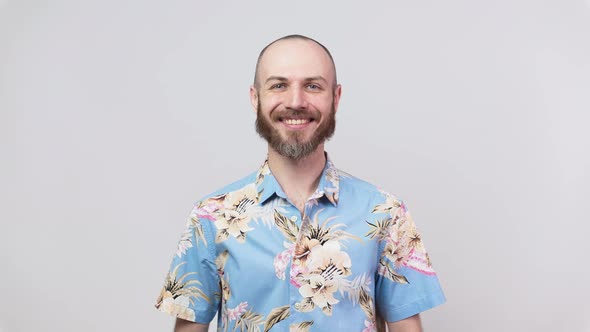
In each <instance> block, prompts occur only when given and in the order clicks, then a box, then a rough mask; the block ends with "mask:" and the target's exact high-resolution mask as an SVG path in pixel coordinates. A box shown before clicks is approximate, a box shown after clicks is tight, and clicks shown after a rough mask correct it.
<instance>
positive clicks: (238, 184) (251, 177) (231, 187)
mask: <svg viewBox="0 0 590 332" xmlns="http://www.w3.org/2000/svg"><path fill="white" fill-rule="evenodd" d="M256 175H257V172H252V173H250V174H248V175H246V176H244V177H243V178H241V179H239V180H236V181H234V182H231V183H229V184H227V185H225V186H223V187H221V188H219V189H217V190H215V191H214V192H212V193H209V194H207V195H205V196H203V197H201V198H200V199H199V200H197V203H199V202H206V201H208V200H210V199H215V198H216V197H219V196H223V195H226V194H228V193H231V192H234V191H238V190H240V189H242V188H244V187H246V186H248V185H254V184H255V183H256Z"/></svg>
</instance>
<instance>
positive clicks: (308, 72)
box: [259, 39, 335, 82]
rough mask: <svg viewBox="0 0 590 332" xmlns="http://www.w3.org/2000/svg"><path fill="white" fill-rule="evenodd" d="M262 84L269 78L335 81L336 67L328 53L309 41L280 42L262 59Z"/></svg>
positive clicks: (270, 47) (260, 68)
mask: <svg viewBox="0 0 590 332" xmlns="http://www.w3.org/2000/svg"><path fill="white" fill-rule="evenodd" d="M259 75H260V79H261V82H264V81H265V80H266V78H267V77H269V76H282V77H286V78H289V79H302V78H306V77H314V76H322V77H324V78H325V79H326V80H328V81H331V80H333V79H334V75H335V73H334V66H333V64H332V61H331V59H330V57H329V56H328V54H327V53H326V51H325V50H324V49H323V48H322V47H321V46H320V45H318V44H316V43H314V42H313V41H309V40H300V39H292V40H280V41H278V42H276V43H274V44H272V45H271V46H269V47H268V49H267V50H266V52H265V53H264V55H263V56H262V58H261V59H260V65H259Z"/></svg>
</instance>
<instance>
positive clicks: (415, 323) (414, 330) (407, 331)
mask: <svg viewBox="0 0 590 332" xmlns="http://www.w3.org/2000/svg"><path fill="white" fill-rule="evenodd" d="M387 329H388V330H389V332H422V322H421V321H420V315H419V314H416V315H414V316H411V317H408V318H406V319H402V320H400V321H397V322H393V323H391V322H387Z"/></svg>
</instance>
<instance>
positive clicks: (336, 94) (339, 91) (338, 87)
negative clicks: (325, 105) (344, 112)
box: [334, 84, 342, 112]
mask: <svg viewBox="0 0 590 332" xmlns="http://www.w3.org/2000/svg"><path fill="white" fill-rule="evenodd" d="M341 95H342V85H340V84H338V85H336V88H335V89H334V112H337V111H338V104H339V103H340V96H341Z"/></svg>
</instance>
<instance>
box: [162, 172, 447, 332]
mask: <svg viewBox="0 0 590 332" xmlns="http://www.w3.org/2000/svg"><path fill="white" fill-rule="evenodd" d="M418 280H419V282H414V281H418ZM396 285H403V286H404V288H399V287H398V286H396ZM394 289H395V294H396V296H397V297H398V298H402V299H404V298H408V299H412V298H414V297H413V296H410V295H408V296H404V295H403V294H411V293H412V292H418V294H420V296H421V297H422V296H423V297H424V300H422V301H423V302H421V303H420V304H417V303H404V302H402V303H395V306H398V307H404V308H412V309H411V310H419V311H421V310H426V309H428V308H430V307H432V306H435V305H438V304H440V303H442V302H443V301H444V296H443V295H442V292H441V291H440V288H439V286H438V279H437V278H436V275H435V273H434V270H433V269H432V266H431V264H430V259H429V257H428V254H427V253H426V250H425V248H424V244H423V241H422V236H421V234H420V233H419V232H418V231H417V229H416V227H415V225H414V221H413V219H412V216H411V215H410V213H409V212H408V210H407V208H406V206H405V204H404V203H403V202H402V201H401V200H399V199H398V198H397V197H395V196H393V195H390V194H388V193H386V192H384V191H381V190H379V189H377V188H375V187H374V186H371V185H368V184H367V183H365V182H362V181H361V180H359V179H356V178H354V177H352V176H351V175H349V174H346V173H344V172H342V171H340V170H338V169H336V168H335V167H334V165H333V164H332V162H331V161H330V160H328V162H327V163H326V167H325V169H324V172H323V174H322V176H321V177H320V183H319V185H318V188H317V190H316V191H315V192H314V193H313V194H312V195H311V196H310V197H309V199H308V201H307V202H306V204H305V209H304V211H302V212H299V211H298V210H297V209H296V208H295V207H294V206H293V205H291V204H290V203H289V200H288V198H287V197H286V195H285V194H284V192H282V189H281V187H280V185H279V184H278V182H277V181H276V179H275V178H274V176H273V175H272V172H271V171H270V168H269V167H268V163H267V162H265V163H264V164H263V165H262V166H261V167H260V168H259V170H258V171H257V172H256V173H254V174H252V175H250V176H248V177H247V178H245V179H243V180H240V181H238V182H236V183H234V184H232V185H231V188H229V187H228V189H222V190H220V191H219V192H217V193H216V194H213V195H210V196H208V197H206V198H205V199H203V200H201V201H199V202H197V203H196V204H195V206H194V208H193V210H192V211H191V213H190V216H189V220H188V222H187V225H186V228H185V231H184V232H183V233H182V235H181V237H180V241H179V242H178V246H177V249H176V252H175V255H174V260H173V267H172V269H171V271H170V273H169V274H168V275H167V277H166V283H165V285H164V287H163V289H162V291H161V292H160V295H159V297H158V300H157V303H156V307H157V308H158V309H159V310H161V311H164V312H168V313H170V314H173V315H175V316H177V317H179V318H183V319H186V320H190V321H198V322H207V321H208V320H210V319H211V318H212V317H213V315H214V314H215V312H217V311H218V312H219V321H218V331H244V332H254V331H256V332H261V331H264V332H267V331H274V330H280V331H283V330H287V329H288V330H289V331H292V332H307V331H327V330H341V325H340V327H336V325H334V324H335V322H339V321H348V320H351V324H350V326H349V327H350V330H354V331H362V332H376V331H377V330H380V328H379V326H382V322H381V321H380V320H379V318H378V315H377V310H376V307H377V305H376V303H377V301H381V302H383V301H387V300H388V299H389V298H388V296H387V295H386V294H392V293H394ZM287 290H288V291H287ZM285 294H289V295H288V296H285ZM384 294H385V295H384ZM400 294H402V295H400ZM424 294H426V295H424ZM408 304H412V305H408ZM379 307H380V308H382V309H381V311H380V312H381V313H382V314H385V318H386V319H391V320H399V319H402V318H404V317H408V316H410V315H413V314H415V313H417V312H413V311H407V312H405V311H403V310H400V309H396V310H393V309H391V308H393V307H392V304H386V305H384V306H381V305H380V306H379ZM383 308H384V309H383ZM399 315H403V316H399Z"/></svg>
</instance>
